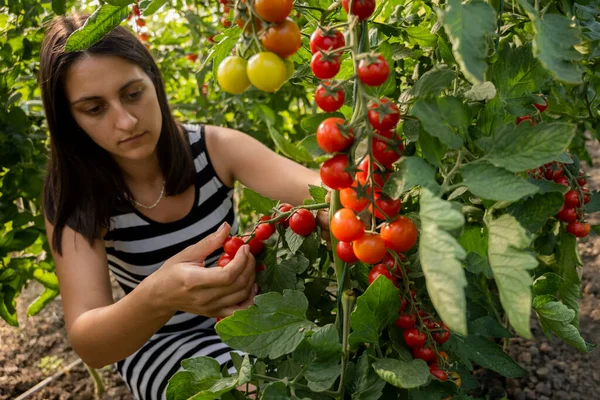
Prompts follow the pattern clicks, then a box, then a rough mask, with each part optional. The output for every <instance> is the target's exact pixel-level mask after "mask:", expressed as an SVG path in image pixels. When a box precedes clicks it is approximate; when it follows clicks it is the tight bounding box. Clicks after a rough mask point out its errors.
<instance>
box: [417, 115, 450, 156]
mask: <svg viewBox="0 0 600 400" xmlns="http://www.w3.org/2000/svg"><path fill="white" fill-rule="evenodd" d="M419 145H420V146H421V151H422V152H423V156H425V159H426V160H427V161H429V163H430V164H432V165H434V166H435V167H440V166H441V165H442V160H443V159H444V156H445V155H446V150H448V147H447V146H446V145H445V144H444V143H442V142H441V141H440V140H439V139H438V138H436V137H435V136H432V135H430V134H429V133H427V132H426V131H425V129H424V127H423V125H422V124H420V131H419Z"/></svg>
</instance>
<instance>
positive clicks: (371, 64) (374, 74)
mask: <svg viewBox="0 0 600 400" xmlns="http://www.w3.org/2000/svg"><path fill="white" fill-rule="evenodd" d="M389 74H390V66H389V65H388V62H387V61H386V59H385V58H384V57H383V56H381V55H380V56H378V57H377V58H376V59H370V58H366V59H362V60H360V62H359V63H358V78H359V79H360V80H361V81H362V83H364V84H365V85H368V86H379V85H382V84H383V83H384V82H385V81H386V79H387V77H388V75H389Z"/></svg>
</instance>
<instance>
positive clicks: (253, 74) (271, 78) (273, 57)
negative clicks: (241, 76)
mask: <svg viewBox="0 0 600 400" xmlns="http://www.w3.org/2000/svg"><path fill="white" fill-rule="evenodd" d="M246 71H247V72H248V78H249V79H250V82H251V83H252V84H253V85H254V86H255V87H256V88H257V89H260V90H262V91H264V92H275V91H277V89H279V88H280V87H281V85H283V84H284V83H285V81H286V67H285V63H284V62H283V60H282V59H281V58H279V56H278V55H277V54H275V53H271V52H269V51H262V52H260V53H257V54H255V55H253V56H252V57H250V59H249V60H248V67H247V68H246Z"/></svg>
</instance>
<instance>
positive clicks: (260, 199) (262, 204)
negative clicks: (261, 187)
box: [244, 188, 277, 215]
mask: <svg viewBox="0 0 600 400" xmlns="http://www.w3.org/2000/svg"><path fill="white" fill-rule="evenodd" d="M244 199H245V200H246V201H247V202H248V203H249V204H250V206H251V207H252V208H253V209H254V210H256V212H257V213H259V214H264V215H269V214H270V213H271V212H272V211H273V208H274V207H275V206H276V205H277V201H276V200H271V199H270V198H268V197H265V196H263V195H262V194H260V193H257V192H255V191H254V190H252V189H248V188H244Z"/></svg>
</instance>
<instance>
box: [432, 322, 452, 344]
mask: <svg viewBox="0 0 600 400" xmlns="http://www.w3.org/2000/svg"><path fill="white" fill-rule="evenodd" d="M442 329H443V330H442V331H441V332H434V333H433V334H432V335H431V336H433V340H435V342H436V343H437V344H444V343H446V342H447V341H448V339H450V331H449V330H448V326H446V324H444V325H442Z"/></svg>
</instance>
